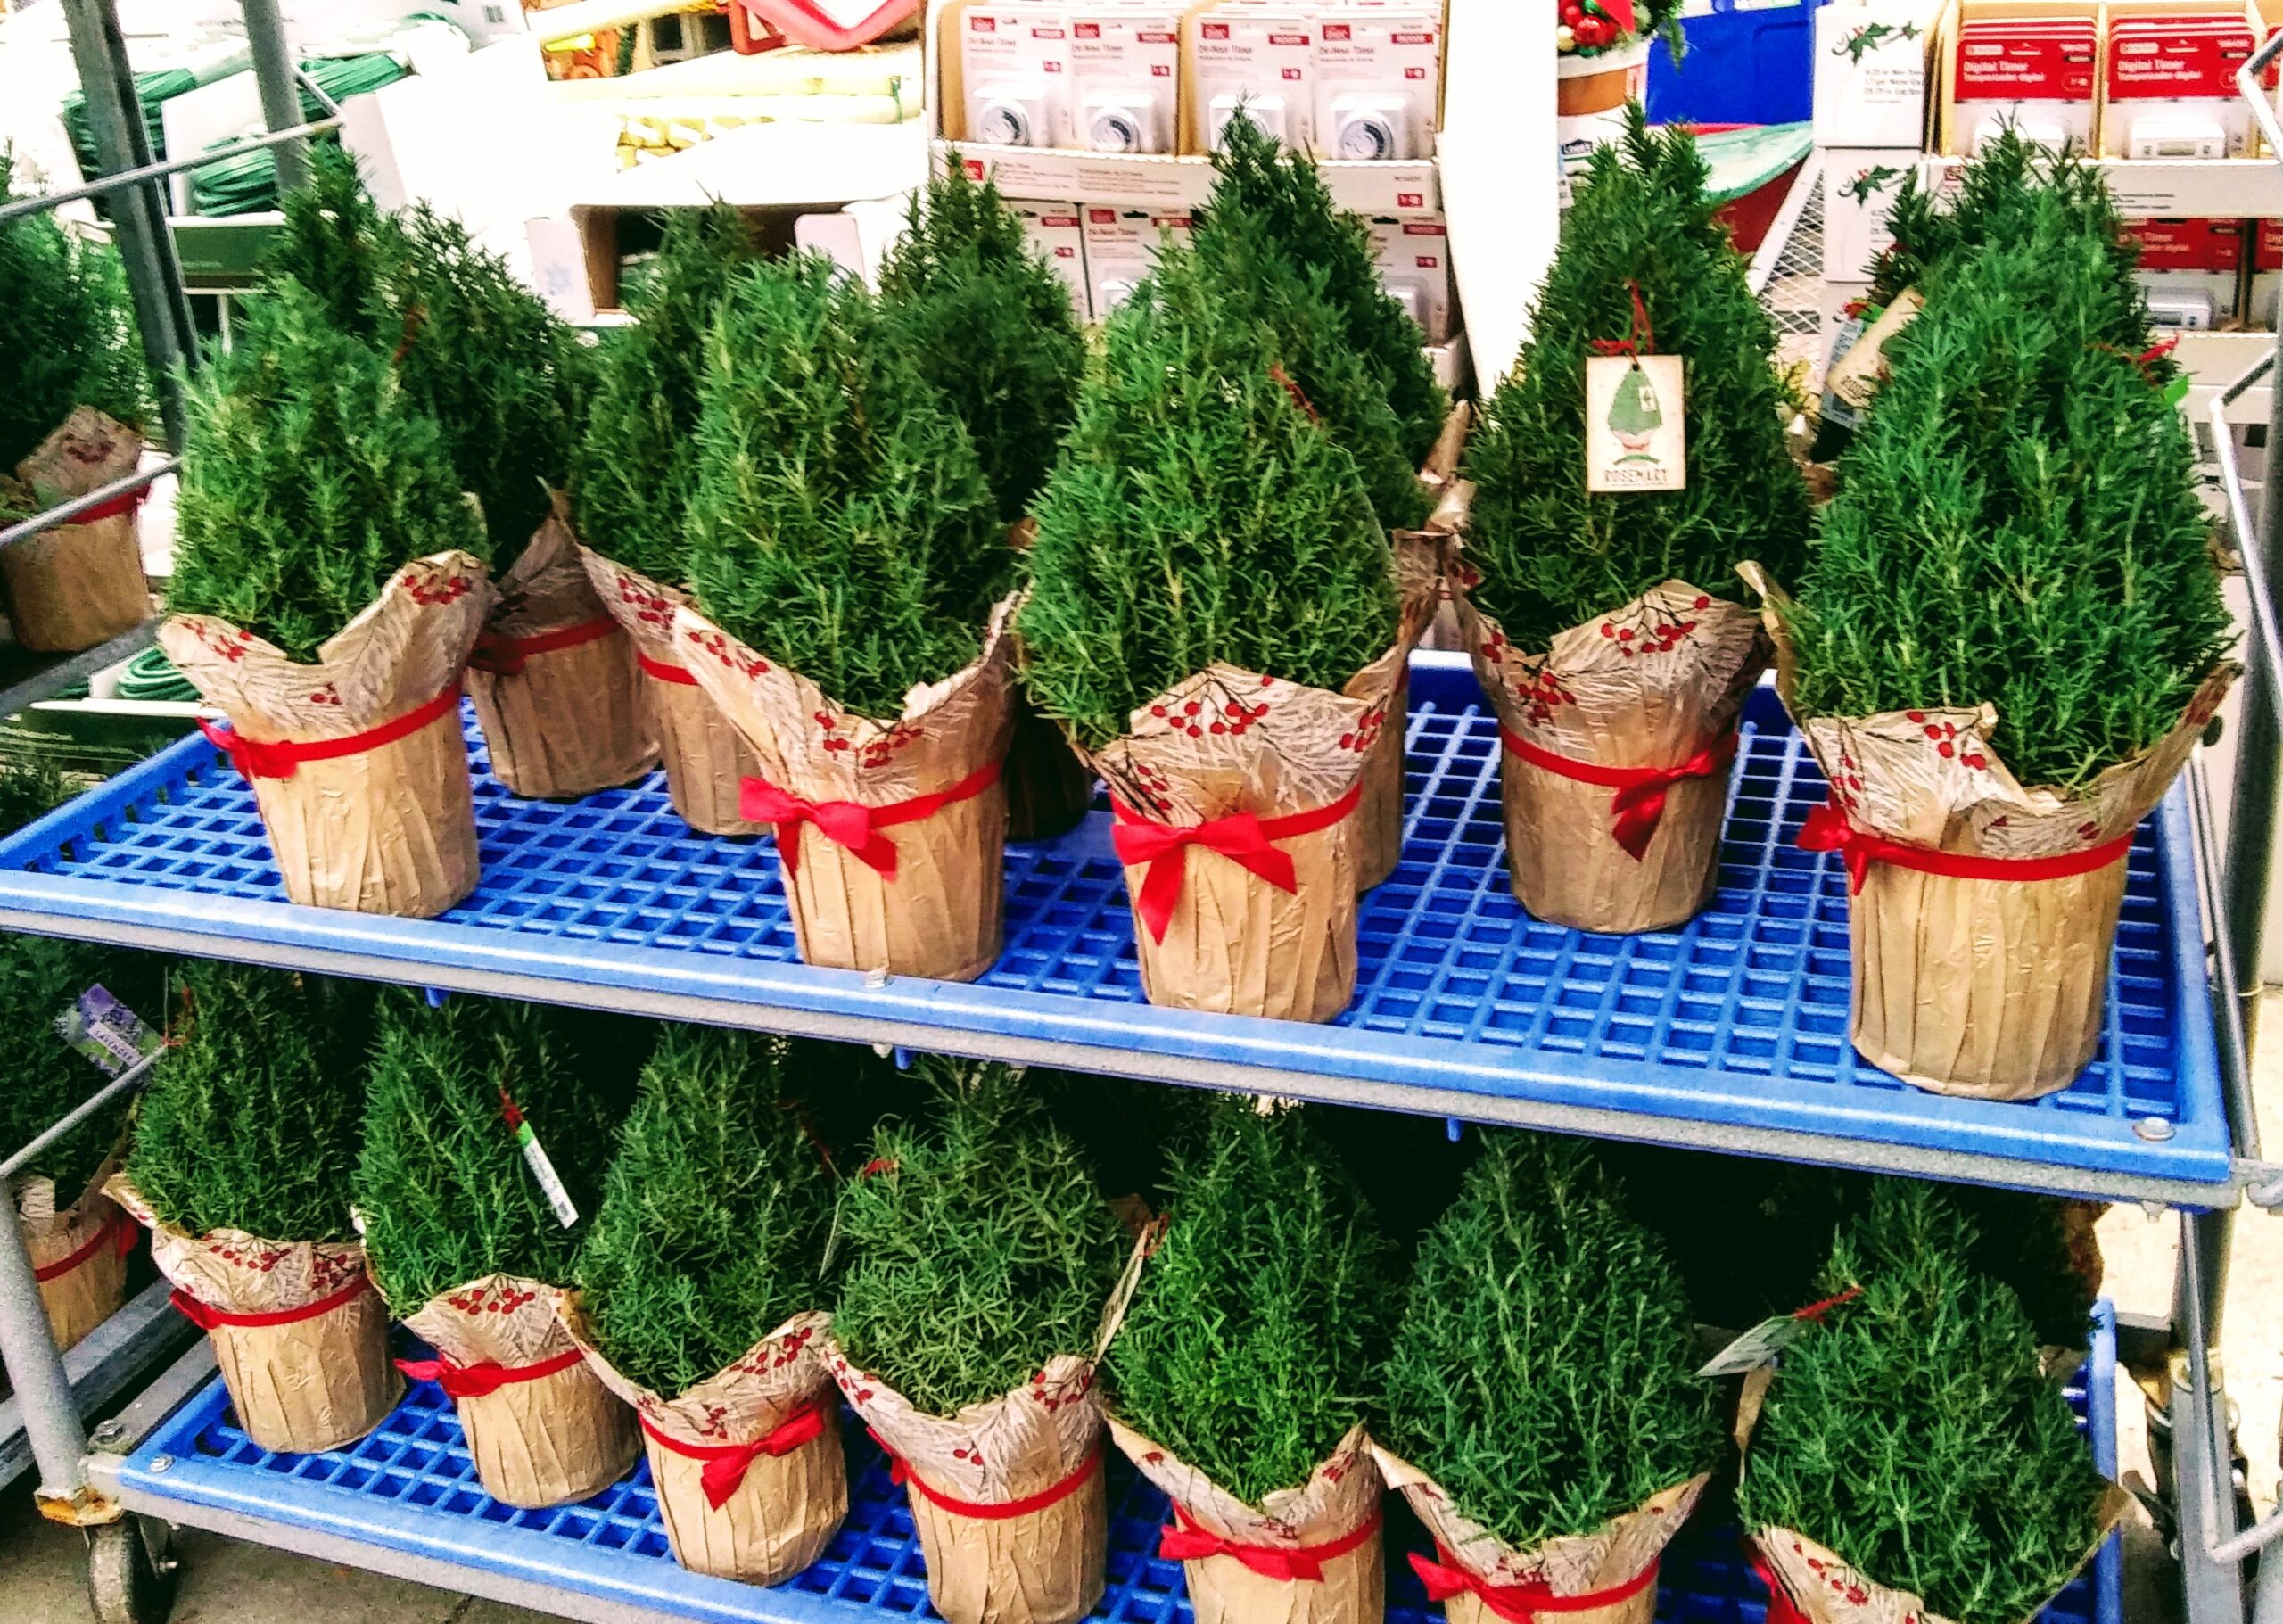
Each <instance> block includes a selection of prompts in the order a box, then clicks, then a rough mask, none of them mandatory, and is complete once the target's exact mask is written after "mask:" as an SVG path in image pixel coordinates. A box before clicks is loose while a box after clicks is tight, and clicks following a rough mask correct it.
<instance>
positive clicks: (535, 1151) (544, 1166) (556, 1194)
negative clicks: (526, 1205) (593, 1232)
mask: <svg viewBox="0 0 2283 1624" xmlns="http://www.w3.org/2000/svg"><path fill="white" fill-rule="evenodd" d="M499 1109H501V1110H502V1111H503V1112H505V1113H506V1114H507V1125H508V1126H509V1127H510V1128H513V1129H514V1130H515V1148H516V1149H517V1150H521V1151H522V1152H523V1166H526V1167H529V1168H530V1169H531V1170H532V1177H533V1178H535V1179H537V1180H538V1181H539V1189H540V1194H541V1195H543V1196H545V1197H546V1198H547V1204H548V1206H549V1207H552V1208H555V1221H556V1223H558V1224H561V1225H563V1227H564V1228H565V1229H569V1228H570V1227H571V1226H572V1225H573V1224H576V1223H578V1221H579V1208H578V1206H577V1204H576V1203H574V1202H573V1200H572V1199H571V1192H570V1191H568V1190H565V1188H564V1187H563V1178H562V1175H560V1174H558V1173H556V1170H555V1164H554V1163H553V1162H551V1161H549V1160H548V1159H547V1150H546V1147H545V1146H543V1145H541V1144H540V1142H539V1135H538V1134H534V1133H532V1125H531V1124H530V1123H528V1122H526V1121H524V1120H523V1112H521V1111H519V1110H517V1109H515V1101H514V1100H512V1099H510V1098H509V1097H508V1094H507V1090H506V1089H504V1088H503V1089H501V1090H500V1091H499Z"/></svg>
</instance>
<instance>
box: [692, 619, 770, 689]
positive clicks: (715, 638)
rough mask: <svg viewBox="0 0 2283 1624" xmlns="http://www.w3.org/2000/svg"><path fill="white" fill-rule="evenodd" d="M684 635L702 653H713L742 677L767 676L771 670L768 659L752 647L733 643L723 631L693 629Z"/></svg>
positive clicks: (716, 658) (714, 656) (715, 657)
mask: <svg viewBox="0 0 2283 1624" xmlns="http://www.w3.org/2000/svg"><path fill="white" fill-rule="evenodd" d="M683 635H684V638H685V639H686V640H687V641H688V643H689V644H690V646H691V647H694V648H696V649H697V650H698V651H699V652H700V653H703V654H706V655H712V656H713V659H715V660H716V661H718V662H719V663H720V664H723V665H725V666H727V667H729V670H731V671H733V672H737V673H738V675H739V676H741V677H746V678H752V677H761V676H766V675H768V673H769V672H770V670H771V666H770V664H769V662H768V661H766V660H764V659H762V657H761V656H760V655H757V654H755V653H754V652H753V651H752V650H751V649H749V648H746V647H743V646H742V645H739V644H734V643H732V642H731V641H730V640H729V638H728V637H727V636H725V635H724V634H723V633H721V632H719V631H696V630H692V631H688V632H686V633H684V634H683Z"/></svg>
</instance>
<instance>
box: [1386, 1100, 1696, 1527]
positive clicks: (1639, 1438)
mask: <svg viewBox="0 0 2283 1624" xmlns="http://www.w3.org/2000/svg"><path fill="white" fill-rule="evenodd" d="M1483 1137H1484V1140H1485V1143H1484V1146H1483V1150H1482V1154H1481V1157H1480V1159H1479V1160H1478V1161H1477V1162H1476V1163H1475V1165H1474V1166H1473V1167H1472V1168H1471V1169H1470V1170H1469V1171H1468V1174H1467V1176H1466V1181H1465V1183H1463V1185H1462V1186H1461V1187H1460V1191H1459V1199H1457V1201H1455V1203H1453V1205H1452V1207H1451V1208H1450V1210H1449V1211H1448V1212H1446V1213H1445V1214H1444V1215H1443V1216H1442V1217H1441V1218H1440V1219H1438V1221H1437V1222H1436V1224H1435V1225H1434V1227H1433V1228H1432V1229H1430V1230H1429V1231H1428V1232H1427V1237H1426V1239H1425V1240H1424V1241H1422V1242H1421V1243H1420V1247H1419V1257H1418V1260H1417V1262H1416V1264H1415V1265H1413V1273H1412V1278H1411V1289H1410V1294H1409V1297H1408V1298H1407V1299H1406V1301H1405V1307H1404V1315H1403V1320H1402V1323H1400V1324H1399V1325H1398V1326H1397V1331H1396V1340H1395V1350H1394V1352H1393V1353H1392V1354H1391V1355H1390V1356H1389V1359H1388V1364H1387V1373H1386V1378H1385V1395H1386V1397H1385V1403H1386V1406H1387V1421H1388V1427H1387V1433H1386V1439H1387V1444H1388V1447H1389V1448H1390V1449H1392V1450H1394V1451H1395V1453H1396V1454H1397V1455H1401V1456H1403V1458H1404V1459H1405V1460H1407V1461H1409V1462H1410V1463H1412V1464H1413V1465H1415V1466H1417V1467H1419V1468H1420V1469H1421V1470H1422V1471H1425V1472H1427V1473H1428V1474H1429V1475H1430V1476H1431V1477H1433V1478H1434V1479H1435V1480H1436V1481H1437V1482H1438V1483H1440V1484H1441V1485H1442V1486H1443V1488H1444V1489H1445V1490H1446V1492H1447V1493H1448V1494H1449V1495H1450V1496H1451V1499H1452V1502H1453V1503H1454V1504H1455V1505H1456V1506H1457V1508H1458V1510H1459V1511H1460V1512H1461V1513H1463V1514H1464V1515H1465V1516H1467V1517H1469V1518H1471V1519H1472V1520H1473V1521H1477V1522H1479V1523H1481V1524H1482V1525H1483V1526H1485V1527H1486V1528H1488V1529H1490V1531H1491V1532H1492V1533H1494V1534H1496V1535H1497V1536H1498V1537H1499V1538H1501V1539H1503V1540H1504V1541H1505V1542H1506V1544H1508V1545H1509V1546H1512V1547H1514V1548H1515V1549H1517V1550H1529V1549H1530V1548H1532V1547H1534V1546H1538V1545H1541V1544H1543V1543H1545V1541H1546V1540H1549V1539H1554V1538H1559V1537H1563V1536H1565V1535H1583V1534H1590V1533H1592V1532H1594V1531H1595V1529H1598V1528H1600V1527H1601V1526H1602V1525H1603V1523H1604V1522H1606V1521H1609V1520H1610V1519H1611V1518H1612V1517H1615V1516H1619V1515H1621V1514H1622V1513H1627V1512H1630V1511H1633V1510H1635V1509H1636V1508H1637V1507H1638V1506H1639V1505H1640V1504H1642V1503H1643V1502H1644V1501H1645V1500H1647V1499H1648V1498H1649V1497H1650V1496H1652V1495H1654V1494H1656V1493H1658V1492H1659V1491H1660V1490H1661V1489H1666V1488H1671V1487H1673V1486H1674V1485H1675V1484H1677V1483H1682V1482H1685V1481H1686V1480H1689V1479H1690V1478H1693V1477H1694V1476H1695V1475H1696V1474H1698V1473H1699V1472H1703V1471H1710V1470H1711V1469H1712V1468H1713V1467H1714V1466H1715V1465H1717V1464H1718V1463H1719V1460H1720V1455H1721V1451H1722V1448H1723V1437H1722V1430H1721V1425H1720V1419H1719V1414H1718V1406H1717V1404H1716V1402H1715V1396H1714V1393H1713V1390H1712V1387H1711V1385H1710V1383H1709V1382H1706V1381H1702V1380H1700V1379H1699V1378H1698V1377H1697V1375H1696V1374H1695V1366H1696V1364H1697V1359H1696V1356H1695V1355H1696V1342H1695V1333H1694V1323H1693V1321H1692V1320H1691V1318H1690V1315H1689V1309H1688V1303H1687V1301H1686V1299H1685V1298H1684V1297H1683V1295H1682V1292H1681V1285H1680V1278H1679V1275H1678V1274H1677V1273H1676V1272H1675V1270H1674V1268H1673V1266H1672V1264H1671V1262H1670V1261H1669V1259H1668V1258H1667V1257H1666V1256H1665V1252H1664V1249H1663V1247H1662V1246H1661V1245H1660V1244H1659V1242H1658V1241H1656V1239H1655V1238H1654V1237H1653V1236H1652V1235H1651V1234H1650V1233H1649V1232H1648V1231H1647V1230H1645V1229H1644V1228H1642V1226H1641V1225H1640V1224H1637V1223H1636V1222H1635V1221H1634V1219H1633V1217H1632V1216H1631V1215H1630V1214H1629V1213H1628V1212H1627V1211H1626V1209H1625V1206H1624V1202H1623V1199H1622V1195H1621V1191H1620V1186H1619V1184H1618V1183H1617V1181H1616V1180H1615V1179H1614V1178H1612V1177H1611V1175H1610V1174H1609V1172H1608V1171H1607V1169H1606V1168H1604V1167H1603V1165H1602V1163H1601V1161H1600V1159H1599V1158H1598V1157H1597V1156H1596V1155H1595V1151H1594V1150H1593V1148H1592V1147H1591V1146H1589V1145H1587V1144H1585V1143H1583V1142H1580V1141H1578V1140H1571V1139H1554V1138H1551V1137H1545V1136H1540V1135H1537V1134H1527V1133H1519V1132H1516V1133H1509V1132H1503V1131H1498V1130H1488V1131H1486V1132H1485V1134H1484V1136H1483Z"/></svg>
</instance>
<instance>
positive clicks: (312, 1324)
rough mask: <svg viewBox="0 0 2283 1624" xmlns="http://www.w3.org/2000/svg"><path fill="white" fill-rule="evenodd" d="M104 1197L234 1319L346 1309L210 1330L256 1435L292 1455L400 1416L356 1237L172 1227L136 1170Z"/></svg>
mask: <svg viewBox="0 0 2283 1624" xmlns="http://www.w3.org/2000/svg"><path fill="white" fill-rule="evenodd" d="M103 1193H104V1194H106V1195H108V1196H110V1197H111V1199H112V1200H114V1201H116V1202H118V1203H119V1204H120V1206H121V1207H123V1208H126V1209H127V1211H128V1216H131V1217H132V1218H134V1219H135V1221H136V1223H138V1224H142V1225H143V1227H144V1228H145V1229H147V1230H149V1231H150V1232H151V1257H152V1261H153V1262H155V1263H156V1264H157V1265H159V1273H160V1274H163V1275H165V1276H166V1277H167V1279H168V1280H169V1282H171V1283H172V1284H173V1286H174V1288H175V1290H176V1291H177V1293H179V1294H180V1295H181V1296H182V1297H185V1298H190V1299H191V1301H192V1302H193V1303H194V1304H195V1305H197V1306H199V1307H202V1308H203V1309H210V1310H215V1311H218V1312H219V1313H221V1314H224V1315H255V1314H261V1315H267V1314H288V1313H292V1312H293V1311H295V1310H297V1309H308V1308H312V1307H316V1306H317V1305H318V1304H323V1303H331V1304H333V1305H334V1306H333V1307H327V1308H325V1309H324V1310H322V1311H321V1312H318V1313H315V1314H312V1315H309V1317H307V1318H305V1319H296V1320H292V1321H289V1322H287V1323H284V1324H282V1325H230V1324H215V1325H211V1326H210V1327H209V1328H208V1330H207V1333H206V1334H207V1336H208V1338H209V1340H211V1341H212V1343H213V1344H214V1357H215V1362H216V1363H217V1364H219V1365H220V1366H221V1367H222V1381H223V1382H224V1384H225V1385H226V1386H227V1388H228V1389H229V1393H230V1405H231V1407H232V1408H233V1409H235V1411H236V1412H237V1416H238V1424H239V1425H240V1426H241V1427H243V1428H244V1429H245V1432H246V1436H247V1437H249V1438H251V1439H253V1441H254V1442H255V1443H257V1444H259V1445H260V1446H261V1447H263V1448H264V1449H268V1450H271V1451H273V1452H275V1453H278V1454H284V1455H317V1454H321V1453H323V1452H324V1451H326V1450H327V1449H338V1448H341V1447H343V1446H344V1445H347V1444H351V1443H354V1442H355V1441H356V1440H357V1439H360V1438H362V1437H364V1436H365V1434H366V1433H367V1432H370V1431H371V1430H373V1429H374V1428H375V1427H377V1426H379V1425H380V1424H381V1422H383V1421H385V1420H387V1419H388V1414H389V1412H390V1411H391V1410H393V1409H395V1408H396V1406H397V1401H398V1400H399V1399H400V1398H402V1397H404V1378H403V1377H402V1376H401V1375H400V1374H399V1373H397V1369H396V1366H394V1365H393V1364H390V1363H389V1311H388V1309H387V1308H386V1307H384V1306H383V1304H382V1302H381V1294H380V1293H379V1292H378V1291H375V1290H373V1285H372V1281H371V1279H370V1277H368V1276H367V1274H366V1273H365V1249H364V1248H363V1247H361V1246H359V1245H358V1244H357V1243H356V1242H354V1241H264V1240H261V1239H260V1238H258V1237H256V1236H253V1235H249V1234H247V1233H245V1232H243V1230H235V1229H218V1230H213V1231H210V1232H208V1233H206V1234H203V1235H193V1234H188V1233H185V1232H184V1231H182V1230H178V1229H176V1228H173V1227H172V1226H170V1225H169V1224H161V1222H160V1221H159V1218H158V1215H157V1214H155V1213H153V1212H152V1210H151V1208H150V1207H149V1205H148V1204H147V1203H146V1202H144V1199H143V1198H142V1196H141V1195H140V1194H138V1193H137V1192H136V1189H135V1185H134V1183H133V1181H131V1180H130V1179H129V1178H128V1176H127V1175H125V1174H124V1173H121V1174H117V1175H113V1176H112V1178H111V1181H110V1182H109V1183H106V1184H105V1185H104V1186H103Z"/></svg>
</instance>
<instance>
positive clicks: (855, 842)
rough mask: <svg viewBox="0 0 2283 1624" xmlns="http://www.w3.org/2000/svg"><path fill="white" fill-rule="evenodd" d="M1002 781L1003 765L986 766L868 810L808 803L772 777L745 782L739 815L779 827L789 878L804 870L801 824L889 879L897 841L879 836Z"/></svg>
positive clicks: (892, 875)
mask: <svg viewBox="0 0 2283 1624" xmlns="http://www.w3.org/2000/svg"><path fill="white" fill-rule="evenodd" d="M998 781H999V763H997V762H985V763H984V764H983V765H982V766H980V767H978V768H977V769H976V770H975V771H973V772H970V773H968V775H967V777H965V778H963V779H960V781H959V782H958V783H956V784H954V785H952V787H950V788H949V789H939V790H937V791H936V792H935V794H934V795H929V796H912V797H911V799H910V800H909V801H894V802H891V803H890V804H887V805H886V806H865V805H863V804H860V803H858V802H855V801H804V800H803V799H801V797H800V796H796V795H789V794H787V792H786V791H784V790H782V789H779V788H778V787H777V786H776V785H774V784H772V783H771V782H770V781H769V780H768V779H742V780H740V782H739V785H738V816H739V817H740V818H743V819H744V820H746V822H748V823H773V824H775V825H776V826H777V859H778V861H779V862H781V863H783V864H784V865H785V876H786V878H787V879H789V878H792V877H793V876H794V875H795V874H798V873H799V872H800V871H801V825H803V824H804V823H812V824H814V825H816V829H817V833H819V834H820V835H822V836H823V837H825V838H826V839H827V840H829V841H831V842H832V843H833V845H837V846H845V847H846V848H847V849H848V850H849V851H851V852H853V853H855V854H856V861H859V862H861V863H862V864H864V866H865V867H867V868H869V869H872V870H877V871H878V873H879V874H880V875H882V876H883V877H884V878H888V879H894V878H895V842H894V841H893V840H891V839H889V838H888V837H886V835H883V834H882V833H880V831H881V830H882V829H884V828H894V827H895V826H896V825H897V824H899V823H917V822H919V820H921V819H922V818H932V817H934V816H935V814H936V813H937V812H941V811H943V810H944V808H945V807H946V806H949V805H951V804H952V803H954V802H957V801H966V800H971V799H973V798H974V797H975V796H979V795H981V794H982V793H983V792H984V791H985V790H986V789H988V788H990V787H991V786H992V785H993V784H995V783H997V782H998Z"/></svg>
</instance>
